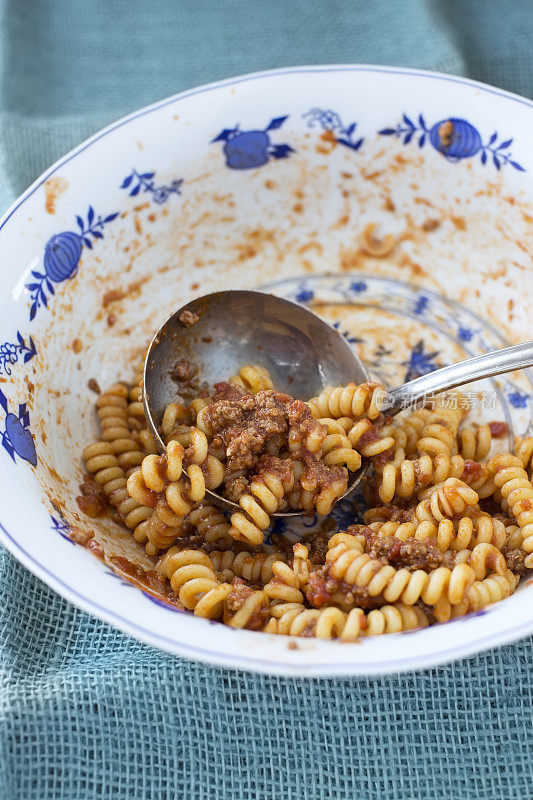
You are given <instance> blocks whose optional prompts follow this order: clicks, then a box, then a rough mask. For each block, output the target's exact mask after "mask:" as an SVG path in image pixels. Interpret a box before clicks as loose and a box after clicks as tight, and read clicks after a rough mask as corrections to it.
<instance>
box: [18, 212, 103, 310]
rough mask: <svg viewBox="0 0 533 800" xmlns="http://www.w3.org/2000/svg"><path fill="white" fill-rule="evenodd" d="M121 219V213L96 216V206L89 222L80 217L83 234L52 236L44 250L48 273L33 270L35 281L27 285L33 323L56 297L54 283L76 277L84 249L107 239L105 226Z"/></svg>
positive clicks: (71, 232) (45, 267)
mask: <svg viewBox="0 0 533 800" xmlns="http://www.w3.org/2000/svg"><path fill="white" fill-rule="evenodd" d="M117 217H118V211H117V212H115V213H114V214H109V215H108V216H107V217H101V216H96V214H95V212H94V209H93V207H92V206H89V209H88V211H87V220H86V221H85V220H83V219H82V218H81V217H80V216H76V222H77V224H78V228H79V232H74V231H61V233H56V234H55V235H54V236H52V237H51V238H50V239H49V240H48V242H47V243H46V246H45V248H44V259H43V263H44V272H39V271H38V270H32V271H31V274H32V277H33V279H34V280H33V281H32V282H31V283H27V284H26V289H27V290H28V291H29V292H30V297H31V305H30V320H32V319H34V318H35V315H36V314H37V311H38V309H39V308H40V307H41V306H44V307H45V308H47V307H48V299H49V297H50V296H51V295H53V294H55V290H54V284H55V283H62V282H63V281H66V280H69V279H70V278H73V277H74V276H75V275H76V273H77V271H78V265H79V261H80V255H81V251H82V249H83V248H84V247H87V248H88V249H89V250H92V247H93V245H94V243H95V242H96V241H97V240H98V239H103V238H104V234H103V229H104V226H105V225H107V224H108V223H109V222H112V221H113V220H114V219H116V218H117Z"/></svg>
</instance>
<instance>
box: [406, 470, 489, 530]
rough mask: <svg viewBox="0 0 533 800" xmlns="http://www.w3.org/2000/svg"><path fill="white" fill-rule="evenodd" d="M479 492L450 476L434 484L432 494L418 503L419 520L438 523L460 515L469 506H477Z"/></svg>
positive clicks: (416, 514)
mask: <svg viewBox="0 0 533 800" xmlns="http://www.w3.org/2000/svg"><path fill="white" fill-rule="evenodd" d="M478 500H479V496H478V494H477V492H475V491H474V489H472V488H471V487H470V486H468V485H467V484H466V483H464V481H461V480H459V479H458V478H448V479H447V480H445V481H444V483H442V484H440V485H437V486H434V487H433V489H432V491H431V494H430V495H429V496H428V497H427V498H426V499H425V500H422V502H421V503H419V504H418V506H417V507H416V511H415V516H416V518H417V519H418V521H419V522H424V521H427V522H432V523H433V524H438V523H439V522H441V520H443V519H450V518H452V517H458V516H461V515H463V514H464V513H465V511H466V510H467V509H468V508H469V507H474V506H476V504H477V502H478Z"/></svg>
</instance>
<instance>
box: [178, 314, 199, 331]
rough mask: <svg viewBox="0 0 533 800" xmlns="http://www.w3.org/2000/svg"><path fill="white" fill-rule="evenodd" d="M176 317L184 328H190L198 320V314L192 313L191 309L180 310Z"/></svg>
mask: <svg viewBox="0 0 533 800" xmlns="http://www.w3.org/2000/svg"><path fill="white" fill-rule="evenodd" d="M178 319H179V321H180V322H181V324H182V325H184V326H185V327H186V328H190V327H192V326H193V325H196V323H197V322H199V321H200V317H199V316H198V314H194V313H193V312H192V311H182V312H181V314H180V315H179V317H178Z"/></svg>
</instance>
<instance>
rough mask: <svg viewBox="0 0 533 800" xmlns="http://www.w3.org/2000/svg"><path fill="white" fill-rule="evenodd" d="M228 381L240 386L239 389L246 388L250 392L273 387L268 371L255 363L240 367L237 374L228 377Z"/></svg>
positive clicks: (254, 392)
mask: <svg viewBox="0 0 533 800" xmlns="http://www.w3.org/2000/svg"><path fill="white" fill-rule="evenodd" d="M229 383H231V384H232V385H233V386H240V388H241V389H246V391H247V392H252V394H257V392H262V391H264V390H265V389H272V388H273V387H274V384H273V383H272V379H271V377H270V375H269V374H268V371H267V370H266V369H265V368H264V367H260V366H259V365H257V364H254V365H253V366H248V367H243V368H242V369H240V370H239V372H238V373H237V375H234V376H233V377H232V378H230V379H229Z"/></svg>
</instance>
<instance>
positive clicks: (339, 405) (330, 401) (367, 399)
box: [308, 383, 387, 420]
mask: <svg viewBox="0 0 533 800" xmlns="http://www.w3.org/2000/svg"><path fill="white" fill-rule="evenodd" d="M386 399H387V392H386V391H385V389H383V387H382V386H379V385H378V384H377V383H362V384H361V385H360V386H357V385H356V384H355V383H349V384H348V385H347V386H336V387H335V386H328V387H327V388H326V389H324V391H322V392H321V393H320V394H319V395H318V397H313V398H312V399H311V400H309V401H308V405H309V407H310V408H311V413H312V415H313V417H314V418H315V419H320V417H333V419H337V418H339V417H351V418H354V419H360V418H362V417H368V419H371V420H372V419H377V417H379V415H380V413H381V410H382V409H383V408H384V406H385V402H386Z"/></svg>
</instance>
